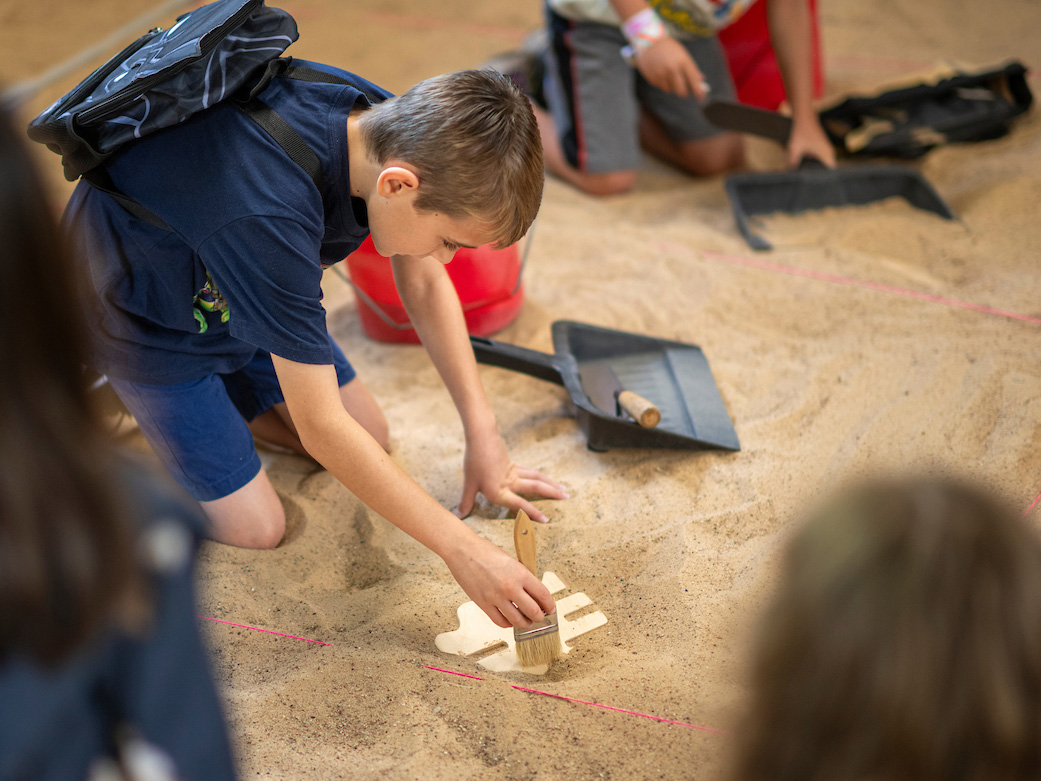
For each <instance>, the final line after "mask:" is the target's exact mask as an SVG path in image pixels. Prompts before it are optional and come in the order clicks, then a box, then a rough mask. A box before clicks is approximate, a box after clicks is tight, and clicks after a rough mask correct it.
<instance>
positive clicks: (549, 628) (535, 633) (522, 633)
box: [513, 613, 560, 642]
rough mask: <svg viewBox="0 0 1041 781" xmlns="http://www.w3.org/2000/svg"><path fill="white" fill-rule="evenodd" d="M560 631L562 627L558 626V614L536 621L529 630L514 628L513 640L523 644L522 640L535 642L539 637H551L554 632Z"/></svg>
mask: <svg viewBox="0 0 1041 781" xmlns="http://www.w3.org/2000/svg"><path fill="white" fill-rule="evenodd" d="M559 631H560V626H559V625H558V624H557V614H556V613H554V614H553V615H551V616H546V617H545V618H544V619H542V620H541V621H536V622H535V623H534V624H532V625H531V626H529V627H528V628H527V629H517V628H514V630H513V639H514V641H515V642H521V641H522V640H534V639H535V638H537V637H542V636H543V635H551V634H553V633H554V632H559Z"/></svg>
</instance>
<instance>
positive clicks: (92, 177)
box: [80, 165, 171, 231]
mask: <svg viewBox="0 0 1041 781" xmlns="http://www.w3.org/2000/svg"><path fill="white" fill-rule="evenodd" d="M80 178H81V179H83V180H85V181H86V182H88V183H89V184H90V185H91V186H92V187H95V188H97V189H98V190H101V192H103V193H105V194H107V195H108V196H110V197H111V198H113V199H114V200H115V201H116V203H118V204H119V205H120V206H122V207H123V208H124V209H126V210H127V211H128V212H130V213H131V214H132V215H134V216H135V217H137V218H138V219H139V220H143V221H144V222H147V223H148V224H149V225H154V226H155V227H156V228H161V229H163V230H165V231H169V230H171V228H170V226H169V225H167V224H166V223H165V222H163V220H162V219H161V218H160V217H159V215H157V214H156V213H155V212H153V211H151V210H150V209H146V208H145V207H144V206H142V205H141V204H140V203H138V202H137V201H135V200H134V199H133V198H128V197H127V196H125V195H123V193H121V192H120V191H119V190H118V189H116V185H115V184H114V183H113V182H112V177H111V176H109V174H108V169H106V168H105V166H103V165H99V166H96V167H94V168H91V169H90V170H89V171H86V172H84V173H82V174H80Z"/></svg>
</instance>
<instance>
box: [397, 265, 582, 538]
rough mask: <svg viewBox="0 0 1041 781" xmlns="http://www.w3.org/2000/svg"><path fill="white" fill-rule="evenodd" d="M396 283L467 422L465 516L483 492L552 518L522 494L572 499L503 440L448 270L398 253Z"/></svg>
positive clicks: (461, 507) (515, 507) (495, 499)
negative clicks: (519, 460)
mask: <svg viewBox="0 0 1041 781" xmlns="http://www.w3.org/2000/svg"><path fill="white" fill-rule="evenodd" d="M391 262H392V264H393V268H394V282H395V284H396V285H397V288H398V293H399V294H400V296H401V301H402V303H403V304H404V305H405V310H406V311H407V312H408V315H409V319H410V320H411V321H412V324H413V326H414V327H415V329H416V333H417V334H418V335H419V338H420V340H421V341H422V342H423V346H424V347H425V348H426V350H427V352H428V353H429V354H430V358H431V360H432V361H433V362H434V366H435V367H436V368H437V371H438V373H439V374H440V375H441V378H442V379H443V380H444V383H445V385H446V386H447V388H448V392H449V394H450V395H451V396H452V401H453V402H454V403H455V406H456V409H458V410H459V415H460V417H461V418H462V422H463V432H464V434H465V437H466V455H465V457H464V463H463V494H462V498H461V500H460V502H459V514H460V515H463V516H465V515H467V514H468V513H469V512H470V511H471V510H472V509H473V504H474V501H475V499H476V497H477V492H478V491H480V492H481V493H482V494H484V496H485V497H487V498H488V499H489V500H490V501H493V502H495V503H496V504H500V505H503V506H505V507H508V508H510V509H511V510H513V511H514V512H516V511H517V510H524V512H525V513H527V514H528V516H529V517H530V518H531V519H532V520H536V521H541V522H546V521H547V520H549V519H548V518H547V517H546V515H545V513H543V512H542V511H540V510H539V509H538V508H537V507H535V505H533V504H531V502H529V501H527V500H525V499H524V498H522V497H521V496H519V495H518V494H521V493H524V494H533V495H537V496H544V497H547V498H551V499H566V498H567V492H566V491H565V490H564V488H563V486H561V485H559V484H558V483H556V482H554V481H553V480H551V479H549V478H548V477H546V476H545V475H543V474H542V473H541V472H539V471H537V470H535V469H527V468H524V467H521V466H518V465H517V464H514V463H513V462H512V461H511V460H510V457H509V455H508V454H507V452H506V445H505V444H504V443H503V441H502V437H500V436H499V431H498V427H497V424H496V422H495V415H494V413H493V412H492V408H491V405H490V404H489V403H488V398H487V396H485V393H484V388H483V386H482V385H481V379H480V376H479V375H478V373H477V362H476V361H475V360H474V353H473V347H471V345H470V338H469V336H468V335H467V332H466V320H465V319H464V317H463V311H462V308H461V307H460V305H459V296H458V294H457V293H456V291H455V286H454V285H453V284H452V280H451V279H450V278H449V276H448V272H447V271H446V270H445V267H444V266H443V265H442V264H441V263H440V262H439V261H437V260H436V259H435V258H432V257H409V256H402V255H396V256H394V257H393V258H392V260H391Z"/></svg>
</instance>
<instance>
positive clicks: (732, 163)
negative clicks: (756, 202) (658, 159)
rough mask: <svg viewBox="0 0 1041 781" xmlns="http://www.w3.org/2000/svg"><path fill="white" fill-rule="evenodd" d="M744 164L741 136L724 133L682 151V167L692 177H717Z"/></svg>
mask: <svg viewBox="0 0 1041 781" xmlns="http://www.w3.org/2000/svg"><path fill="white" fill-rule="evenodd" d="M744 164H745V145H744V142H743V141H742V140H741V136H739V135H737V134H736V133H726V134H723V135H721V136H718V137H716V138H714V139H712V141H711V142H710V143H708V144H704V143H702V144H698V145H697V146H693V145H692V146H691V147H689V148H687V149H684V150H683V155H682V165H683V167H684V168H685V169H686V170H687V172H688V173H690V174H692V175H694V176H717V175H719V174H724V173H727V172H728V171H733V170H735V169H737V168H741V167H742V166H743V165H744Z"/></svg>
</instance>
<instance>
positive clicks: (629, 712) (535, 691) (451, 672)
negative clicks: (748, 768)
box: [423, 664, 728, 735]
mask: <svg viewBox="0 0 1041 781" xmlns="http://www.w3.org/2000/svg"><path fill="white" fill-rule="evenodd" d="M423 666H424V667H426V668H427V669H428V670H436V671H437V672H439V673H448V674H449V675H458V676H459V677H460V678H472V679H473V680H475V681H483V680H484V678H478V677H477V676H476V675H467V674H466V673H459V672H455V671H454V670H445V669H444V668H441V667H431V666H430V665H429V664H425V665H423ZM510 687H511V688H513V689H516V690H517V691H521V692H528V693H529V694H541V695H542V696H544V697H553V698H554V699H557V700H566V701H567V702H574V703H576V704H578V705H592V706H593V707H594V708H603V709H604V710H612V711H615V712H616V713H624V714H626V715H628V716H639V717H640V718H642V719H651V720H653V721H661V722H664V723H665V724H675V725H676V726H677V727H687V728H689V729H696V730H701V731H703V732H714V733H716V734H717V735H726V734H728V733H727V732H724V731H723V730H720V729H715V728H713V727H703V726H701V725H700V724H688V723H687V722H685V721H673V720H672V719H663V718H662V717H661V716H651V715H649V714H647V713H640V712H639V711H634V710H626V709H625V708H616V707H614V706H613V705H603V704H601V703H599V702H589V701H588V700H579V699H576V698H574V697H565V696H564V695H563V694H553V693H552V692H544V691H541V690H539V689H529V688H528V687H527V686H516V685H514V684H510Z"/></svg>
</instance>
